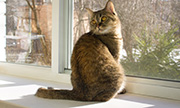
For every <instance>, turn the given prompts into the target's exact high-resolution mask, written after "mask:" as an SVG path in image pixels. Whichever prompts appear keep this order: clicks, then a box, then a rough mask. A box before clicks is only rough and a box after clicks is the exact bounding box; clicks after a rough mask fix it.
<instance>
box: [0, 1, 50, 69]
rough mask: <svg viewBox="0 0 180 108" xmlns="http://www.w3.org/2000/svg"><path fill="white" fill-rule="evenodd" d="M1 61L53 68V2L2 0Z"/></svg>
mask: <svg viewBox="0 0 180 108" xmlns="http://www.w3.org/2000/svg"><path fill="white" fill-rule="evenodd" d="M0 6H1V9H0V19H1V20H0V34H1V35H0V52H1V54H0V61H4V62H11V63H21V64H31V65H38V66H51V37H52V36H51V32H52V21H51V20H52V0H0Z"/></svg>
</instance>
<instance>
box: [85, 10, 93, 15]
mask: <svg viewBox="0 0 180 108" xmlns="http://www.w3.org/2000/svg"><path fill="white" fill-rule="evenodd" d="M86 10H87V11H88V13H89V16H90V17H92V16H93V11H92V10H91V9H89V8H86Z"/></svg>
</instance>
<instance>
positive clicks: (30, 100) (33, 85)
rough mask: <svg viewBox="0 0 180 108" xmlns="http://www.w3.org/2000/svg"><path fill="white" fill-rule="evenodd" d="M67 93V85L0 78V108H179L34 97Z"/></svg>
mask: <svg viewBox="0 0 180 108" xmlns="http://www.w3.org/2000/svg"><path fill="white" fill-rule="evenodd" d="M44 86H45V87H47V86H51V87H55V88H62V89H71V85H70V84H65V83H57V82H50V81H42V80H33V79H28V78H20V77H14V76H9V75H8V76H7V75H3V74H1V75H0V106H1V108H12V107H13V108H24V107H25V108H26V107H28V108H110V107H112V108H120V107H121V108H179V106H180V101H175V100H168V99H162V98H155V97H148V96H142V95H135V94H130V93H127V94H124V95H118V96H117V97H116V98H114V99H112V100H110V101H108V102H79V101H70V100H49V99H41V98H37V97H35V96H34V94H35V92H36V90H37V89H38V88H39V87H44Z"/></svg>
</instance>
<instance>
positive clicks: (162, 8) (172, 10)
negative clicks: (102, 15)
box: [73, 0, 180, 81]
mask: <svg viewBox="0 0 180 108" xmlns="http://www.w3.org/2000/svg"><path fill="white" fill-rule="evenodd" d="M112 1H113V3H114V4H115V8H116V12H117V13H118V15H119V18H120V20H121V23H122V34H123V39H124V49H123V53H122V56H121V64H122V65H123V67H124V68H125V71H126V75H133V76H141V77H149V78H158V79H168V80H177V81H179V80H180V56H179V55H180V26H179V25H180V16H179V15H180V11H179V9H180V1H179V0H145V1H142V0H121V1H120V0H112ZM106 2H107V0H105V1H99V0H91V1H90V0H74V26H73V30H74V35H73V39H74V43H76V41H77V40H78V38H79V37H80V36H81V35H82V34H83V33H85V32H88V31H89V25H88V13H87V12H86V9H85V8H86V7H88V8H91V9H93V10H98V9H102V8H104V6H105V4H106Z"/></svg>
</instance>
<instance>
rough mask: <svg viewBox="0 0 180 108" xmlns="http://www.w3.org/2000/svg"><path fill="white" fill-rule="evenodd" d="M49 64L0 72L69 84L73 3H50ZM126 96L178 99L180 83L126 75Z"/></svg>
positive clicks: (0, 69) (1, 68)
mask: <svg viewBox="0 0 180 108" xmlns="http://www.w3.org/2000/svg"><path fill="white" fill-rule="evenodd" d="M52 5H53V8H52V65H51V68H46V67H38V66H29V65H19V64H12V63H2V62H1V63H0V73H2V74H9V75H15V76H21V77H27V78H34V79H40V80H49V81H56V82H63V83H69V84H70V82H71V81H70V74H69V73H68V72H66V71H65V70H64V69H65V68H69V67H70V62H68V61H70V56H71V53H70V52H71V50H72V45H73V43H72V42H73V41H72V38H71V36H72V34H73V32H72V31H73V30H72V24H73V23H72V19H73V0H53V1H52ZM126 89H127V91H128V92H129V93H136V94H142V95H147V96H155V97H163V98H169V99H175V100H180V82H178V81H177V82H175V81H174V82H173V81H163V80H156V79H146V78H138V77H132V76H127V84H126Z"/></svg>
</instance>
